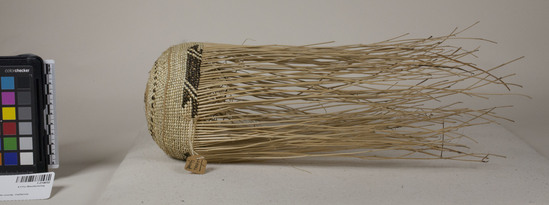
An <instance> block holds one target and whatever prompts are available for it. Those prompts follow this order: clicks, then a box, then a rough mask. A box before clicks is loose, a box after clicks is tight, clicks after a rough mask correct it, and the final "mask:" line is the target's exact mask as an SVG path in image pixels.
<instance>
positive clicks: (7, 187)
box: [0, 172, 55, 201]
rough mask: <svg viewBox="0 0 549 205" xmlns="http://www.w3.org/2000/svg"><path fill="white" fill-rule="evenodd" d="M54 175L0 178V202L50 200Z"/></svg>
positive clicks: (51, 173)
mask: <svg viewBox="0 0 549 205" xmlns="http://www.w3.org/2000/svg"><path fill="white" fill-rule="evenodd" d="M54 178H55V173H53V172H47V173H40V174H24V175H6V176H0V201H8V200H32V199H47V198H50V195H51V190H52V188H53V180H54Z"/></svg>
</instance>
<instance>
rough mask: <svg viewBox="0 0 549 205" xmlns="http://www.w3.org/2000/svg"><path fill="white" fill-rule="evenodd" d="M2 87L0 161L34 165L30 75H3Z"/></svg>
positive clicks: (7, 163) (11, 163)
mask: <svg viewBox="0 0 549 205" xmlns="http://www.w3.org/2000/svg"><path fill="white" fill-rule="evenodd" d="M15 82H17V83H15ZM0 90H1V96H0V98H1V99H0V101H1V102H2V111H1V112H2V126H1V128H0V129H1V130H2V142H1V144H2V146H1V150H2V151H3V152H2V153H1V154H2V156H0V158H1V159H2V162H0V165H3V166H11V165H34V156H33V149H34V148H33V140H32V139H33V137H32V135H33V130H32V121H31V120H32V108H31V106H30V105H31V92H30V77H17V78H16V77H14V76H3V77H0Z"/></svg>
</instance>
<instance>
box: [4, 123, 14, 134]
mask: <svg viewBox="0 0 549 205" xmlns="http://www.w3.org/2000/svg"><path fill="white" fill-rule="evenodd" d="M2 128H3V130H4V135H15V134H16V127H15V122H5V123H4V124H3V125H2Z"/></svg>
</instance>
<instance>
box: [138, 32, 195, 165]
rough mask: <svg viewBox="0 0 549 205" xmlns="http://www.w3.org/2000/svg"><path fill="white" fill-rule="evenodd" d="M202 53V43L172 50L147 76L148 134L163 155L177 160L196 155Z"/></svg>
mask: <svg viewBox="0 0 549 205" xmlns="http://www.w3.org/2000/svg"><path fill="white" fill-rule="evenodd" d="M202 50H203V45H202V44H201V43H183V44H179V45H175V46H172V47H170V48H168V49H167V50H166V51H164V52H163V53H162V55H160V57H159V58H158V59H157V60H156V62H155V64H154V66H153V68H152V69H151V71H150V72H149V75H150V76H149V80H148V82H147V87H146V91H145V112H146V117H147V124H148V128H149V132H150V134H151V136H152V138H153V139H154V141H155V142H156V143H157V144H158V146H159V147H160V148H161V149H162V150H164V152H166V154H168V155H169V156H171V157H174V158H177V159H183V160H184V159H186V158H187V157H188V156H190V155H193V154H196V153H195V151H194V149H193V139H194V134H195V128H196V115H197V107H198V100H197V88H198V83H199V79H200V64H201V62H202Z"/></svg>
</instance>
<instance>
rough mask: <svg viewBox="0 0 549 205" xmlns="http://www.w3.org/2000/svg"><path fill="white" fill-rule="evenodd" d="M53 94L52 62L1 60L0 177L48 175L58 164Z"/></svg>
mask: <svg viewBox="0 0 549 205" xmlns="http://www.w3.org/2000/svg"><path fill="white" fill-rule="evenodd" d="M53 94H54V88H53V61H48V62H46V63H45V62H44V61H43V60H42V59H41V58H40V57H38V56H35V55H19V56H9V57H0V107H1V109H0V174H26V173H37V172H47V171H48V167H50V168H55V166H56V165H57V163H58V162H57V153H56V152H57V148H56V147H55V145H56V143H55V142H54V139H52V138H54V137H55V127H54V121H55V119H54V112H53V111H54V96H53ZM52 166H53V167H52Z"/></svg>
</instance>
